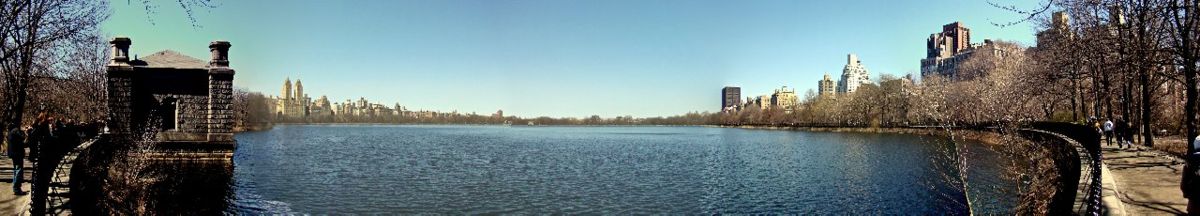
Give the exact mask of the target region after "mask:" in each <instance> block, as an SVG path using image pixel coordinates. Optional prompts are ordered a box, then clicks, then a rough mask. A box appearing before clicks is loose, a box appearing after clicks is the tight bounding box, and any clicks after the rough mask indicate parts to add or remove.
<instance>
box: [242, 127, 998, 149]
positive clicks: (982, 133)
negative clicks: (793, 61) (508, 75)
mask: <svg viewBox="0 0 1200 216" xmlns="http://www.w3.org/2000/svg"><path fill="white" fill-rule="evenodd" d="M276 125H464V126H512V127H718V128H742V129H762V130H793V131H810V132H851V133H890V134H919V135H930V136H939V137H949V134H948V133H947V130H945V129H942V128H933V127H930V128H918V127H805V126H765V125H712V124H695V125H661V124H660V125H650V124H539V125H523V124H513V125H504V124H464V123H428V122H424V123H418V122H412V123H361V122H319V123H307V122H283V123H261V124H252V125H250V126H242V127H237V130H235V131H236V132H251V131H265V130H271V129H272V128H274V127H275V126H276ZM953 132H954V133H955V135H956V136H957V137H960V138H964V139H967V140H973V141H979V142H982V143H986V144H989V145H996V144H999V143H1000V142H1001V140H1002V139H1001V135H1000V134H999V133H996V132H993V131H986V130H970V129H953Z"/></svg>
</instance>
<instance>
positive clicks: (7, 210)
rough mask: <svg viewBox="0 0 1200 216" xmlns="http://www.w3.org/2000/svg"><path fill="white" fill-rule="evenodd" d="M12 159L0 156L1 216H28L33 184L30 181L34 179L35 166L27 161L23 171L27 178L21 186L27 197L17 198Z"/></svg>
mask: <svg viewBox="0 0 1200 216" xmlns="http://www.w3.org/2000/svg"><path fill="white" fill-rule="evenodd" d="M12 164H13V163H12V159H9V158H8V156H0V215H28V214H27V213H28V211H27V210H28V208H29V199H30V197H31V196H30V195H29V194H28V192H30V191H31V190H32V189H31V187H32V184H30V182H29V180H30V179H32V178H33V172H31V171H32V170H33V165H31V163H30V162H29V161H25V164H24V165H25V168H24V169H25V170H24V171H23V173H24V175H25V178H23V179H24V181H25V182H24V183H23V184H21V190H22V191H25V192H26V193H27V194H26V195H21V196H17V195H14V194H13V191H12V178H13V166H12Z"/></svg>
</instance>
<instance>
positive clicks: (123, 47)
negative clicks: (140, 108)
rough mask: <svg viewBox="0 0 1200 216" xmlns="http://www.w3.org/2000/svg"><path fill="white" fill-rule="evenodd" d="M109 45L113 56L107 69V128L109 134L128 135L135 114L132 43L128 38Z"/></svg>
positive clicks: (117, 39) (113, 40) (114, 39)
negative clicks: (130, 56) (131, 56)
mask: <svg viewBox="0 0 1200 216" xmlns="http://www.w3.org/2000/svg"><path fill="white" fill-rule="evenodd" d="M109 44H110V45H111V46H112V54H113V56H112V59H110V61H109V63H108V65H107V66H106V69H105V78H106V79H107V82H108V83H107V84H108V123H107V127H108V130H109V133H112V134H121V135H128V134H129V133H130V131H131V128H132V126H131V125H130V123H131V122H130V119H131V115H132V114H133V66H132V65H129V45H131V44H132V41H130V40H129V38H127V37H117V38H113V39H112V40H111V41H109Z"/></svg>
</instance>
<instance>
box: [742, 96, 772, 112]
mask: <svg viewBox="0 0 1200 216" xmlns="http://www.w3.org/2000/svg"><path fill="white" fill-rule="evenodd" d="M769 106H771V95H761V96H758V97H753V98H751V97H746V105H743V106H742V107H743V108H755V109H766V108H767V107H769Z"/></svg>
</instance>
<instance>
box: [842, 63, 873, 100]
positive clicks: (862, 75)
mask: <svg viewBox="0 0 1200 216" xmlns="http://www.w3.org/2000/svg"><path fill="white" fill-rule="evenodd" d="M867 83H871V77H870V75H869V72H868V71H867V67H866V66H863V64H862V61H860V60H859V59H858V55H855V54H854V53H851V54H850V55H847V56H846V67H845V68H843V69H842V79H841V80H838V85H837V92H838V93H850V92H854V90H857V89H858V86H859V85H862V84H867Z"/></svg>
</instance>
